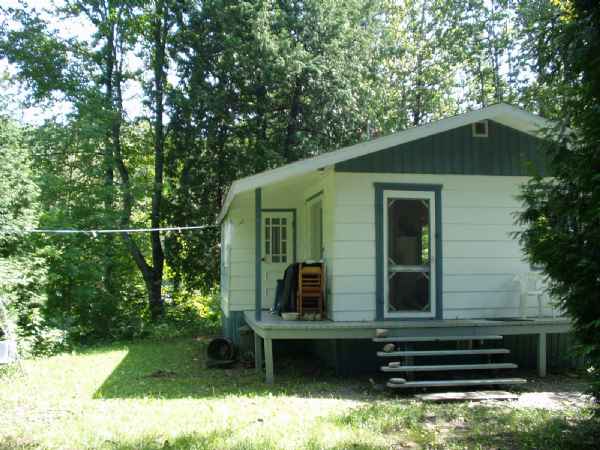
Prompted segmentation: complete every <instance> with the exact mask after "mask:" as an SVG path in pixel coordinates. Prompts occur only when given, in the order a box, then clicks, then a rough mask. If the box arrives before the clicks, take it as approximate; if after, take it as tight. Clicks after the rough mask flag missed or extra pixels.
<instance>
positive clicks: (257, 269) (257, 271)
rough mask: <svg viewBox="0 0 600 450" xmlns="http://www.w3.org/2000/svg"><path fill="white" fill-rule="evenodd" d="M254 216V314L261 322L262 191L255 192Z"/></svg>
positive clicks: (256, 190) (259, 189) (258, 189)
mask: <svg viewBox="0 0 600 450" xmlns="http://www.w3.org/2000/svg"><path fill="white" fill-rule="evenodd" d="M254 211H255V212H254V216H255V219H256V223H255V226H254V228H255V230H254V236H255V239H254V245H255V249H254V258H255V261H254V275H255V278H254V288H255V292H254V314H255V316H254V317H255V318H256V320H257V321H259V320H260V312H261V311H260V310H261V308H262V241H261V237H262V232H261V231H262V230H261V229H262V189H261V188H256V189H255V190H254Z"/></svg>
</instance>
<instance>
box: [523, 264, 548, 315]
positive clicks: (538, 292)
mask: <svg viewBox="0 0 600 450" xmlns="http://www.w3.org/2000/svg"><path fill="white" fill-rule="evenodd" d="M515 281H516V282H517V283H518V285H519V293H520V302H519V314H520V315H521V317H526V316H527V303H528V301H529V297H535V298H536V300H537V305H538V317H542V316H543V311H544V305H545V304H546V305H547V304H548V303H549V298H550V297H549V296H548V292H547V290H546V283H545V280H544V277H543V275H542V274H541V273H539V272H525V273H520V274H518V275H517V276H516V277H515ZM555 315H556V311H555V309H554V308H552V317H553V318H554V317H555Z"/></svg>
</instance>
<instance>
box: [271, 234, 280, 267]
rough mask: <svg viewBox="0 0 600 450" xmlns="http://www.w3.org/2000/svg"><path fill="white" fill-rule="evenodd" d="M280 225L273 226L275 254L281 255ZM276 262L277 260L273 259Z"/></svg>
mask: <svg viewBox="0 0 600 450" xmlns="http://www.w3.org/2000/svg"><path fill="white" fill-rule="evenodd" d="M279 236H280V235H279V227H273V254H274V255H279V254H280V253H281V249H280V246H279V243H280V240H279ZM273 262H275V261H273Z"/></svg>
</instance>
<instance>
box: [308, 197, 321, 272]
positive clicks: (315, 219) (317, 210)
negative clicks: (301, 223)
mask: <svg viewBox="0 0 600 450" xmlns="http://www.w3.org/2000/svg"><path fill="white" fill-rule="evenodd" d="M309 213H310V259H315V260H321V259H323V202H322V201H321V199H320V198H319V199H317V200H315V201H313V202H312V203H311V204H310V206H309Z"/></svg>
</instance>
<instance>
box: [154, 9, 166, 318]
mask: <svg viewBox="0 0 600 450" xmlns="http://www.w3.org/2000/svg"><path fill="white" fill-rule="evenodd" d="M154 6H155V10H154V14H155V17H154V22H153V30H152V33H153V38H154V43H153V44H154V55H153V56H154V57H153V58H152V59H153V61H152V63H153V67H152V69H153V72H154V114H155V117H154V184H153V189H152V213H151V218H150V222H151V224H152V228H159V227H160V221H161V212H162V211H161V206H162V199H163V173H164V159H165V157H164V150H165V133H164V126H163V113H164V89H165V78H166V77H165V66H166V57H165V45H166V44H165V42H166V33H167V30H168V23H167V22H168V17H167V14H168V11H167V6H166V5H165V2H164V0H157V1H156V3H155V5H154ZM150 242H151V245H152V266H153V270H152V287H151V290H150V312H151V313H152V318H153V319H157V318H159V317H160V316H162V315H163V313H164V304H163V299H162V294H161V288H162V279H163V270H164V263H165V255H164V252H163V248H162V242H161V240H160V232H159V231H152V232H151V236H150Z"/></svg>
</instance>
